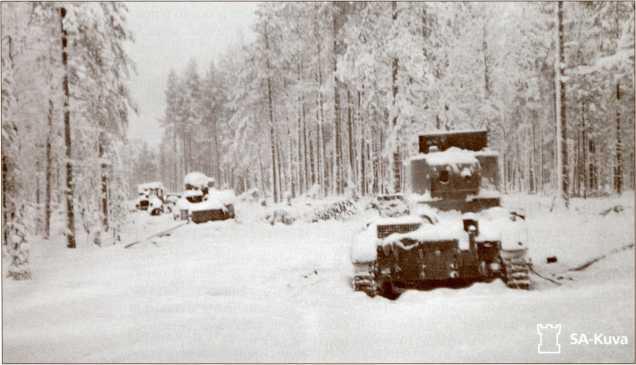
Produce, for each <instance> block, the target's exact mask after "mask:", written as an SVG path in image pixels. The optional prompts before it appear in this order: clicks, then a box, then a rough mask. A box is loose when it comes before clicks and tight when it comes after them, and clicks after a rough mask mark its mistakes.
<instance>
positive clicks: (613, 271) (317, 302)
mask: <svg viewBox="0 0 636 365" xmlns="http://www.w3.org/2000/svg"><path fill="white" fill-rule="evenodd" d="M632 201H633V195H628V196H626V197H624V198H623V199H621V200H620V201H619V203H621V204H623V205H625V206H626V209H625V211H623V212H622V213H610V214H608V215H607V216H601V215H599V214H598V213H599V211H601V210H602V209H604V208H607V207H609V206H612V205H613V204H617V201H608V200H590V201H586V202H583V201H578V202H574V204H573V207H572V208H571V209H570V210H568V211H565V210H561V209H557V210H555V211H554V212H549V211H548V210H549V208H548V207H549V199H548V198H545V199H539V198H533V199H528V198H527V197H510V198H509V199H507V200H506V204H507V205H510V206H523V207H524V208H525V210H526V212H527V213H528V215H529V219H528V223H529V225H530V228H531V231H530V232H531V233H530V250H531V256H532V258H533V260H534V262H535V266H536V268H537V270H538V271H540V272H541V273H543V274H545V275H550V277H554V278H556V277H557V276H559V275H560V274H559V273H563V272H564V271H565V270H566V269H567V268H568V267H573V266H575V265H577V264H580V263H582V262H585V261H586V260H587V259H589V258H592V257H595V256H597V255H600V254H603V253H606V252H608V251H609V250H611V249H612V248H616V247H620V246H623V245H626V244H629V243H633V242H634V229H633V220H634V210H633V203H632ZM263 214H264V211H263V208H260V207H259V206H256V205H253V206H252V205H243V206H239V207H238V208H237V215H238V216H239V217H240V220H239V221H238V222H235V221H228V222H214V223H207V224H203V225H194V224H189V225H186V226H184V227H182V228H179V229H178V230H176V231H175V232H173V233H172V234H171V235H170V236H168V237H162V238H158V239H155V240H154V242H155V243H152V242H145V243H141V244H138V245H135V246H133V247H132V248H130V249H124V248H123V245H118V246H113V247H105V248H97V247H88V245H86V244H85V245H84V246H83V247H80V248H79V249H77V250H75V251H71V250H67V249H65V248H64V245H63V243H62V242H61V241H50V242H49V241H38V242H36V243H34V245H33V248H32V251H33V258H32V266H33V280H31V281H27V282H14V281H7V280H3V319H4V321H3V361H5V362H121V361H128V362H156V361H162V362H177V361H178V362H206V361H207V362H210V361H217V362H230V361H242V362H253V361H283V362H286V361H295V362H311V361H345V362H357V361H376V362H377V361H404V362H406V361H411V362H474V361H479V362H565V361H586V362H605V361H612V362H632V361H634V343H633V342H634V340H635V337H634V251H633V250H626V251H623V252H621V253H619V254H615V255H611V256H609V257H608V258H606V259H604V260H601V261H599V262H598V263H595V264H594V265H592V266H590V267H589V268H588V269H586V270H584V271H580V272H566V273H565V274H563V275H562V276H563V278H562V280H561V282H563V285H561V286H556V285H554V284H551V283H550V282H548V281H544V280H541V279H539V278H537V277H534V279H535V280H536V284H537V285H536V289H535V290H532V291H527V292H526V291H515V290H510V289H507V288H506V287H505V286H504V285H503V284H502V283H501V282H499V281H497V282H493V283H490V284H482V283H479V284H475V285H473V286H471V287H469V288H465V289H449V288H439V289H434V290H431V291H407V292H406V293H404V294H403V295H402V296H401V297H400V298H399V299H398V300H396V301H390V300H387V299H384V298H380V297H377V298H373V299H372V298H369V297H367V296H366V295H364V294H362V293H359V292H353V291H352V290H351V287H350V284H349V282H350V276H351V267H350V264H349V247H350V242H351V237H352V235H353V234H354V232H355V231H356V230H358V229H359V228H360V227H361V226H362V224H363V223H364V219H365V218H364V217H362V216H357V217H353V218H351V219H349V220H347V221H345V222H337V221H330V222H321V223H315V224H311V223H296V224H294V225H291V226H284V225H276V226H270V225H269V224H267V223H265V222H263V221H262V220H261V218H262V215H263ZM174 224H175V222H174V221H172V219H171V218H170V217H168V216H167V215H166V216H162V217H149V216H146V215H144V214H141V213H139V214H136V216H135V226H134V227H135V228H134V229H133V227H131V229H130V230H129V232H127V235H126V239H127V241H133V240H135V239H136V238H141V237H143V236H146V235H149V234H150V233H153V232H156V231H158V230H161V229H163V228H167V227H170V226H171V225H174ZM548 255H556V256H558V258H559V263H558V264H554V265H547V264H545V257H546V256H548ZM551 273H557V275H555V276H552V275H551ZM538 323H560V324H561V325H562V332H561V336H560V337H559V340H560V341H559V342H560V344H561V354H552V355H547V354H538V352H537V346H538V341H539V336H538V334H537V329H536V326H537V324H538ZM581 333H583V334H586V335H588V336H590V335H591V336H593V335H594V334H596V333H601V334H602V335H605V336H609V335H614V336H621V335H625V336H627V337H628V341H629V343H628V344H627V345H599V344H596V345H594V344H588V345H581V344H580V345H574V344H571V343H570V342H571V338H572V334H574V335H577V334H581Z"/></svg>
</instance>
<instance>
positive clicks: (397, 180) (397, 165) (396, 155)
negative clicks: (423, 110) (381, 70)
mask: <svg viewBox="0 0 636 365" xmlns="http://www.w3.org/2000/svg"><path fill="white" fill-rule="evenodd" d="M391 7H392V10H393V23H394V24H395V23H396V22H397V18H398V12H397V2H395V1H393V2H392V3H391ZM399 63H400V60H399V59H398V58H397V57H394V58H393V61H392V67H391V80H392V85H393V88H392V89H393V120H392V122H391V126H392V128H394V129H395V128H397V122H398V113H397V94H398V84H397V78H398V70H399V67H400V66H399ZM395 138H396V140H395V151H394V152H393V191H394V192H395V193H399V192H400V191H402V159H401V155H400V138H399V136H398V134H397V132H396V137H395Z"/></svg>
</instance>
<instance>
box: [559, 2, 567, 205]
mask: <svg viewBox="0 0 636 365" xmlns="http://www.w3.org/2000/svg"><path fill="white" fill-rule="evenodd" d="M557 24H558V45H557V51H558V57H557V74H558V81H557V89H558V98H557V106H558V108H557V109H558V110H557V112H558V115H559V118H558V119H557V146H559V149H560V151H559V152H560V154H559V157H560V166H559V165H557V166H559V167H558V168H559V169H560V180H561V181H560V183H561V186H560V189H561V196H562V198H563V201H564V203H565V207H566V208H567V207H569V205H570V177H569V171H570V169H569V163H568V145H567V136H568V134H567V119H566V110H567V104H566V90H565V81H564V80H565V52H564V42H565V34H564V26H563V1H559V2H558V4H557Z"/></svg>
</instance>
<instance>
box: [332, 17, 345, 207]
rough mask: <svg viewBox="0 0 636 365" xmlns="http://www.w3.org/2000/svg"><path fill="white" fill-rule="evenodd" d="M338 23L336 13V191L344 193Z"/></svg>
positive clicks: (334, 83)
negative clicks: (338, 74)
mask: <svg viewBox="0 0 636 365" xmlns="http://www.w3.org/2000/svg"><path fill="white" fill-rule="evenodd" d="M337 43H338V42H337V24H336V15H335V14H334V15H333V112H334V136H335V140H334V156H333V159H334V164H335V166H334V168H335V181H334V187H335V193H336V194H338V195H340V194H342V193H343V182H342V135H341V114H340V87H339V85H340V83H339V82H338V78H337V76H336V74H337V72H338V62H337V53H338V44H337Z"/></svg>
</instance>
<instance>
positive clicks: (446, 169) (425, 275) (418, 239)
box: [351, 130, 530, 297]
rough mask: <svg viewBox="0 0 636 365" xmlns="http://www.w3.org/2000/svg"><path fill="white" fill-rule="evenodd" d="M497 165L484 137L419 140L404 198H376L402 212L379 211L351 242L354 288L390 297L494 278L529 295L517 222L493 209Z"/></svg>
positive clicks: (523, 236)
mask: <svg viewBox="0 0 636 365" xmlns="http://www.w3.org/2000/svg"><path fill="white" fill-rule="evenodd" d="M497 159H498V155H497V152H496V151H493V150H490V149H489V148H488V132H487V131H486V130H475V131H457V132H435V133H427V134H424V135H422V136H420V137H419V154H417V155H416V156H413V157H411V158H410V159H409V160H408V161H407V162H406V163H405V165H406V176H405V178H406V179H407V189H406V193H405V194H403V195H392V196H390V197H388V198H387V197H380V198H378V201H379V202H382V201H385V202H386V201H395V200H400V201H401V202H404V203H405V204H406V205H407V206H408V209H407V210H406V211H403V212H401V214H397V216H396V214H395V213H396V209H395V205H393V206H392V209H388V210H387V209H385V210H382V209H379V211H380V217H379V218H378V219H377V220H376V221H374V222H371V223H369V224H368V225H367V226H366V227H365V228H364V229H363V230H362V232H360V233H359V234H358V235H356V237H355V239H354V242H353V245H352V250H351V259H352V263H353V267H354V277H353V287H354V289H355V290H360V291H364V292H366V293H367V294H369V295H371V296H373V295H376V294H381V295H385V296H387V297H392V296H397V295H398V293H399V291H400V290H401V289H404V288H418V287H430V286H437V285H454V284H465V283H470V282H475V281H490V280H494V279H497V278H501V279H502V280H503V281H504V282H505V283H506V285H507V286H508V287H511V288H520V289H529V288H530V278H529V264H530V262H529V259H528V258H527V251H528V249H527V247H526V243H527V230H526V227H525V222H524V221H525V216H524V215H523V214H519V213H516V212H510V211H508V210H506V209H504V208H502V207H501V204H500V203H501V201H500V196H499V193H498V191H497V188H498V184H499V177H498V168H497V166H498V165H497V162H498V161H497ZM380 206H381V205H380ZM398 211H400V210H398Z"/></svg>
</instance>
